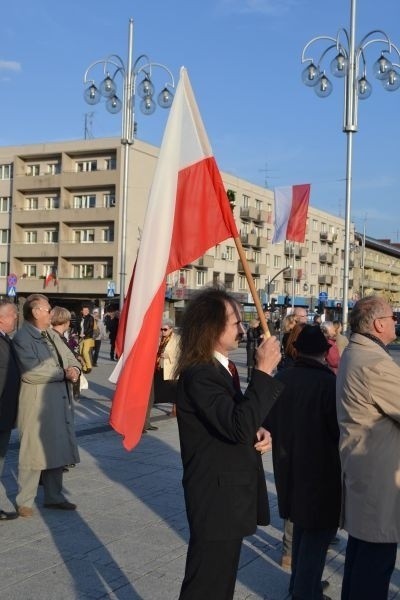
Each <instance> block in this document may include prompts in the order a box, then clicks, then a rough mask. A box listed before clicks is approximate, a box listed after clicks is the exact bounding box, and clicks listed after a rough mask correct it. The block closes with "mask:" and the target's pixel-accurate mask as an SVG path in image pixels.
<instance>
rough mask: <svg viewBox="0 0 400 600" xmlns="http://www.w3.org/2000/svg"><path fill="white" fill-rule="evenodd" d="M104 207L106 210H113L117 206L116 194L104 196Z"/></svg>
mask: <svg viewBox="0 0 400 600" xmlns="http://www.w3.org/2000/svg"><path fill="white" fill-rule="evenodd" d="M103 206H104V208H113V207H114V206H115V194H104V196H103Z"/></svg>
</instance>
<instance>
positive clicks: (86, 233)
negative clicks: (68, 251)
mask: <svg viewBox="0 0 400 600" xmlns="http://www.w3.org/2000/svg"><path fill="white" fill-rule="evenodd" d="M74 242H75V243H77V244H83V243H85V244H87V243H92V242H94V229H74Z"/></svg>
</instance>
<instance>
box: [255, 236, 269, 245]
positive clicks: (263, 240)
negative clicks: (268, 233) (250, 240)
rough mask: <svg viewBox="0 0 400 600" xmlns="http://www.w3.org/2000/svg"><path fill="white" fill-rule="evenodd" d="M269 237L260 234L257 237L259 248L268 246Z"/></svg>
mask: <svg viewBox="0 0 400 600" xmlns="http://www.w3.org/2000/svg"><path fill="white" fill-rule="evenodd" d="M268 244H269V242H268V238H266V237H265V236H264V235H260V236H259V237H258V238H257V243H256V244H255V245H256V246H257V248H268Z"/></svg>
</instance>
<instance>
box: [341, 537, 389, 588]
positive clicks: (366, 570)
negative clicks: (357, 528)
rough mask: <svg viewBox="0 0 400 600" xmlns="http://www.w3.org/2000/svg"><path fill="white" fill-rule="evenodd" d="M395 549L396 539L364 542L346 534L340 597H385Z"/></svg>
mask: <svg viewBox="0 0 400 600" xmlns="http://www.w3.org/2000/svg"><path fill="white" fill-rule="evenodd" d="M396 553H397V544H396V543H394V544H381V543H373V542H364V541H363V540H359V539H357V538H355V537H353V536H351V535H349V539H348V542H347V548H346V559H345V563H344V573H343V584H342V600H359V599H360V598H362V600H387V597H388V591H389V584H390V578H391V576H392V573H393V569H394V566H395V563H396Z"/></svg>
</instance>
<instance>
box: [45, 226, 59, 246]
mask: <svg viewBox="0 0 400 600" xmlns="http://www.w3.org/2000/svg"><path fill="white" fill-rule="evenodd" d="M44 243H45V244H57V243H58V231H57V230H56V229H51V230H50V231H45V232H44Z"/></svg>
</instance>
